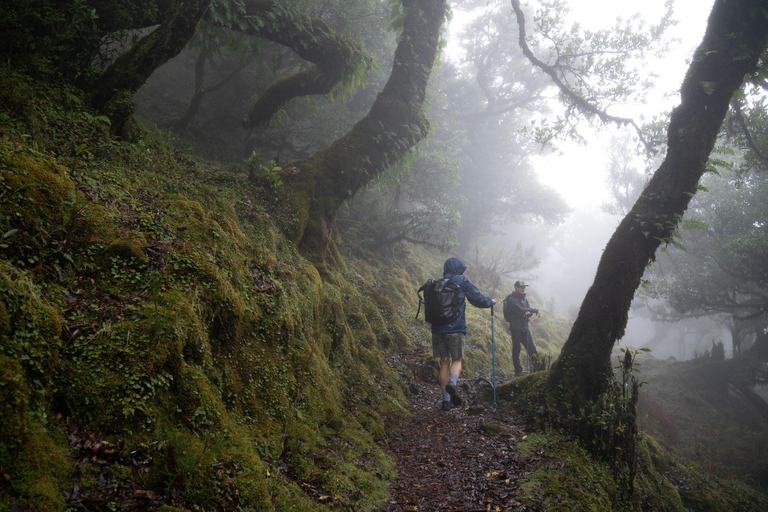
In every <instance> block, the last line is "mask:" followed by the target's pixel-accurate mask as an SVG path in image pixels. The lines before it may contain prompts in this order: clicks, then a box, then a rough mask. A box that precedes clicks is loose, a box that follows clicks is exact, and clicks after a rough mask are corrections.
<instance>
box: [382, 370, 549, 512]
mask: <svg viewBox="0 0 768 512" xmlns="http://www.w3.org/2000/svg"><path fill="white" fill-rule="evenodd" d="M473 384H475V386H480V385H482V383H480V382H477V383H473ZM460 385H462V387H464V388H465V389H464V393H463V396H464V397H465V398H466V399H467V402H468V404H467V406H466V407H464V408H454V409H452V410H451V411H441V410H439V408H438V405H439V403H440V400H441V398H440V393H439V391H438V389H437V386H436V384H434V383H426V382H423V381H416V382H413V383H412V384H411V391H412V392H413V393H414V396H413V397H412V412H413V418H412V420H411V421H410V422H408V423H406V424H404V425H403V426H402V427H401V428H399V429H397V430H396V431H394V432H392V433H391V434H390V437H389V439H388V440H387V443H386V448H387V449H388V451H389V452H390V453H391V454H392V455H393V456H394V457H395V458H396V460H397V471H398V477H397V479H396V480H395V481H394V482H393V484H392V486H391V498H390V500H389V502H388V503H387V504H386V505H385V506H384V508H383V509H382V510H383V511H384V512H406V511H412V512H422V511H425V512H429V511H462V512H474V511H477V512H481V511H482V512H487V511H499V512H507V511H533V510H543V509H542V508H540V507H538V506H537V504H536V503H535V502H533V503H532V500H531V499H530V495H529V497H528V498H527V499H525V500H521V499H520V495H519V490H520V486H521V485H522V484H523V483H524V482H525V481H526V475H528V474H529V473H530V472H531V471H532V470H533V469H534V468H535V467H536V465H537V464H539V463H540V462H541V458H540V457H539V456H538V455H536V454H534V455H533V456H525V455H522V454H520V453H517V443H518V441H520V440H521V439H523V438H524V437H525V436H526V431H525V426H524V422H523V420H522V419H521V418H519V417H515V416H514V414H511V413H505V412H501V411H502V410H503V409H504V407H503V404H500V406H499V407H498V408H496V409H495V408H493V407H492V406H489V405H488V404H474V399H475V394H474V393H473V390H472V389H471V388H470V389H469V390H467V389H466V384H463V383H462V382H461V381H460Z"/></svg>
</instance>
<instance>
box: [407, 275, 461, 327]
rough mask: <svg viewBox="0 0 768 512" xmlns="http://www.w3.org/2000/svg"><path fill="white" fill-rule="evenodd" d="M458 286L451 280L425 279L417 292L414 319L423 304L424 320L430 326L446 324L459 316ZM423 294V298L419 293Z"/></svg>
mask: <svg viewBox="0 0 768 512" xmlns="http://www.w3.org/2000/svg"><path fill="white" fill-rule="evenodd" d="M459 289H460V288H459V285H458V284H456V283H454V282H453V280H452V279H445V278H443V279H427V282H426V283H424V284H423V285H422V286H421V288H419V291H418V292H416V293H417V295H418V296H419V309H418V311H416V318H418V317H419V311H421V303H422V302H423V303H424V320H426V321H427V322H429V323H430V324H438V325H441V324H447V323H450V322H451V321H452V320H454V319H456V317H457V316H459V300H458V297H459ZM422 291H423V292H424V297H422V296H421V292H422Z"/></svg>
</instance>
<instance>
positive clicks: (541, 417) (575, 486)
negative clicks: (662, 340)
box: [498, 355, 768, 512]
mask: <svg viewBox="0 0 768 512" xmlns="http://www.w3.org/2000/svg"><path fill="white" fill-rule="evenodd" d="M641 361H642V363H641V365H640V368H641V374H640V375H641V377H642V379H643V382H644V385H643V387H642V388H641V389H642V390H641V391H640V397H641V399H640V409H639V417H640V422H639V423H640V427H641V431H640V432H639V434H638V436H637V438H636V445H635V448H634V450H633V453H634V454H635V455H634V457H629V458H628V457H625V456H621V455H620V454H619V455H620V456H619V457H616V456H612V455H611V453H610V451H608V452H606V450H605V448H606V446H602V447H601V446H600V445H596V444H595V443H598V444H599V442H600V438H594V439H592V441H591V442H588V441H585V440H583V439H582V440H578V441H577V440H576V438H574V437H571V436H567V435H564V434H561V433H559V431H558V430H556V428H555V427H554V426H553V425H552V423H551V421H550V420H549V418H548V416H547V413H546V406H545V401H546V382H547V381H546V379H547V372H539V373H535V374H533V375H530V376H527V377H525V378H522V379H515V380H514V381H512V382H509V383H507V384H505V385H503V386H501V387H500V388H499V390H498V397H499V399H500V400H503V401H509V402H510V403H512V404H514V407H515V410H516V411H517V412H519V413H523V414H524V415H526V416H527V417H528V419H529V421H530V424H531V425H532V427H534V430H535V433H534V434H533V435H530V436H528V439H527V440H526V442H524V443H521V444H519V445H518V449H519V450H520V451H521V452H522V453H523V454H525V455H528V456H530V455H531V454H534V455H537V456H538V457H539V458H540V459H541V460H542V461H543V464H542V465H541V466H538V469H537V470H536V471H535V472H534V473H532V474H531V478H530V482H529V483H528V484H526V485H525V487H524V489H525V490H526V495H527V496H528V497H529V498H528V499H529V502H530V504H533V503H534V502H535V501H537V500H538V501H539V502H543V503H544V504H545V507H546V508H545V509H546V510H563V511H565V510H585V511H586V510H627V511H630V510H654V511H685V510H701V511H722V512H736V511H754V512H758V511H762V510H766V509H768V496H766V494H765V493H764V492H761V487H760V485H755V484H756V483H757V482H756V481H755V479H754V478H751V479H750V478H744V477H743V476H742V477H741V478H733V477H734V476H735V475H733V474H728V473H721V474H720V475H718V474H717V473H716V472H717V467H715V466H714V465H713V464H710V463H708V462H707V459H703V458H701V457H697V456H696V454H694V453H690V452H686V449H687V448H686V447H688V446H690V443H692V442H694V441H695V440H693V439H691V440H689V442H687V443H686V442H681V441H682V440H681V439H680V436H681V435H682V436H685V435H701V431H696V434H694V433H693V430H692V426H693V425H697V428H700V429H706V428H707V425H708V423H713V424H715V425H717V424H719V423H720V422H722V421H725V420H724V416H725V415H727V414H725V415H724V414H723V413H722V411H718V410H713V409H709V408H708V409H707V410H696V409H697V407H696V406H697V405H702V406H703V405H704V404H705V401H704V400H705V398H704V397H705V396H706V393H707V392H706V391H705V390H703V389H701V388H698V389H697V388H695V387H691V386H688V385H686V384H685V383H684V382H683V381H684V380H685V379H686V372H681V371H680V368H674V367H672V366H671V365H665V364H660V362H656V363H654V362H653V361H654V360H653V359H652V358H650V357H648V356H645V355H643V356H642V357H641ZM668 372H669V373H668ZM618 373H619V376H620V372H618ZM646 386H650V387H651V389H652V391H651V392H648V393H646V391H645V390H646V389H647V388H646ZM662 390H663V391H662ZM659 394H662V395H664V396H665V398H666V400H667V401H668V402H667V403H668V407H669V408H670V411H674V413H673V414H680V419H679V420H678V421H679V425H680V426H681V427H682V425H687V426H686V428H685V431H683V430H682V429H681V430H680V431H678V430H677V429H674V431H673V430H672V429H671V425H672V424H673V423H674V422H673V420H672V417H673V416H671V415H667V414H661V413H660V412H659V410H661V411H664V408H663V407H662V406H661V404H660V402H659V398H658V397H659ZM673 396H674V397H677V400H672V397H673ZM692 397H697V401H694V400H693V398H692ZM721 399H722V397H721ZM681 400H682V402H684V403H688V407H689V409H690V410H688V411H687V412H686V413H685V414H683V413H681V412H680V411H678V410H677V409H676V408H677V407H680V406H681ZM649 405H652V406H653V407H650V406H649ZM737 405H738V404H735V403H731V406H730V408H729V409H728V410H729V411H730V422H731V427H732V429H735V430H738V429H740V428H744V427H745V426H746V425H749V424H750V423H749V422H747V421H744V416H745V415H747V416H748V415H749V414H751V411H747V410H745V409H744V408H743V404H742V406H741V407H742V408H741V409H740V410H738V411H737V410H736V409H738V407H737ZM673 407H675V409H672V408H673ZM617 408H618V403H617V404H615V405H613V406H611V405H610V403H607V408H606V409H605V410H604V411H603V412H602V413H600V414H595V413H596V412H599V411H593V413H592V414H591V415H589V416H587V417H580V418H579V420H578V421H581V422H591V423H592V424H593V425H597V426H600V425H602V424H603V423H602V422H604V421H605V422H607V423H605V424H606V425H613V422H614V420H613V419H611V418H613V412H612V411H614V410H616V409H617ZM740 417H741V420H738V419H737V418H740ZM684 422H685V423H684ZM616 429H617V427H616V426H615V425H614V426H612V427H611V430H612V431H615V430H616ZM759 435H761V433H760V432H755V433H754V434H753V437H754V436H759ZM670 436H673V437H674V439H672V438H671V437H670ZM749 439H752V437H749ZM736 442H738V439H726V438H724V437H716V436H715V437H712V438H709V439H708V440H704V439H702V438H701V437H699V438H698V444H699V446H701V447H704V446H708V447H709V449H710V450H713V451H714V450H715V449H716V448H715V445H716V444H718V443H719V444H723V446H721V447H720V448H719V451H718V452H717V453H719V454H720V456H721V458H720V460H719V464H720V465H721V466H718V467H722V466H723V465H724V464H725V463H726V462H728V461H731V462H732V461H733V459H735V458H737V457H738V454H737V453H733V452H731V453H730V454H728V455H726V453H725V451H724V450H726V449H727V447H728V446H732V444H733V443H736ZM752 446H753V450H754V451H755V452H756V453H753V458H752V462H751V463H752V464H757V463H759V461H760V460H762V457H761V456H760V453H759V450H760V444H759V443H755V444H753V445H752ZM607 447H608V448H610V446H609V445H608V446H607ZM596 448H597V449H596ZM614 449H618V450H622V449H623V447H622V445H619V446H617V447H614ZM633 459H634V460H633ZM617 461H619V463H617ZM632 467H633V468H634V471H633V478H631V479H628V478H627V475H628V471H629V469H630V468H632Z"/></svg>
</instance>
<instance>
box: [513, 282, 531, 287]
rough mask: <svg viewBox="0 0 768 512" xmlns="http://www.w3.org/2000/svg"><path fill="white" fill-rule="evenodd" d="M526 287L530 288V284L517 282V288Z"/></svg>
mask: <svg viewBox="0 0 768 512" xmlns="http://www.w3.org/2000/svg"><path fill="white" fill-rule="evenodd" d="M526 286H528V283H526V282H525V281H515V288H518V287H519V288H525V287H526Z"/></svg>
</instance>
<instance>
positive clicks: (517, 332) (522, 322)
mask: <svg viewBox="0 0 768 512" xmlns="http://www.w3.org/2000/svg"><path fill="white" fill-rule="evenodd" d="M527 286H528V285H527V284H526V283H525V281H515V291H514V292H512V293H510V294H509V295H508V296H507V298H506V299H504V302H505V304H504V320H506V321H507V322H509V333H510V334H511V335H512V364H514V365H515V377H519V376H521V375H522V374H523V367H522V366H521V365H520V347H521V346H524V347H525V351H526V352H527V353H528V357H529V358H530V357H532V356H534V355H535V354H536V353H537V352H536V345H534V344H533V338H532V337H531V331H530V330H529V329H528V320H529V319H530V318H531V316H532V315H538V316H539V318H541V313H539V310H538V309H535V308H532V307H531V305H530V304H529V303H528V299H526V298H525V289H526V287H527Z"/></svg>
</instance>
